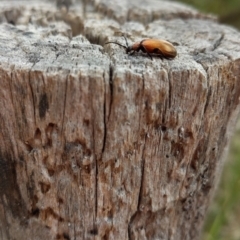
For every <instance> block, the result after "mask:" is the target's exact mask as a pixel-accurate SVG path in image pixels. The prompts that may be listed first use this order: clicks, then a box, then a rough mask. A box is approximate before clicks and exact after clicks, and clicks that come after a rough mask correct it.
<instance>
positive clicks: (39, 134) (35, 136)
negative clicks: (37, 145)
mask: <svg viewBox="0 0 240 240" xmlns="http://www.w3.org/2000/svg"><path fill="white" fill-rule="evenodd" d="M34 138H37V139H41V131H40V129H39V128H37V129H36V131H35V134H34Z"/></svg>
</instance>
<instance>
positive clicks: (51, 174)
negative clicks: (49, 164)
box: [48, 169, 55, 177]
mask: <svg viewBox="0 0 240 240" xmlns="http://www.w3.org/2000/svg"><path fill="white" fill-rule="evenodd" d="M54 173H55V171H54V170H53V169H48V174H49V176H50V177H52V176H53V175H54Z"/></svg>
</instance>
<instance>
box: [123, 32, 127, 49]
mask: <svg viewBox="0 0 240 240" xmlns="http://www.w3.org/2000/svg"><path fill="white" fill-rule="evenodd" d="M123 37H124V39H125V42H126V46H127V47H128V42H127V38H126V37H125V35H123Z"/></svg>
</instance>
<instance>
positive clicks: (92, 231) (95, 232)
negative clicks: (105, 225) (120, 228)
mask: <svg viewBox="0 0 240 240" xmlns="http://www.w3.org/2000/svg"><path fill="white" fill-rule="evenodd" d="M89 233H90V234H92V235H98V229H97V228H93V229H91V230H90V231H89Z"/></svg>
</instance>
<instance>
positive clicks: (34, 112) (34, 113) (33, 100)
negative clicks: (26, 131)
mask: <svg viewBox="0 0 240 240" xmlns="http://www.w3.org/2000/svg"><path fill="white" fill-rule="evenodd" d="M28 83H29V87H30V91H31V95H32V103H33V115H34V121H35V126H36V111H35V99H34V94H33V92H34V91H33V88H32V85H31V79H30V71H29V72H28Z"/></svg>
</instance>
